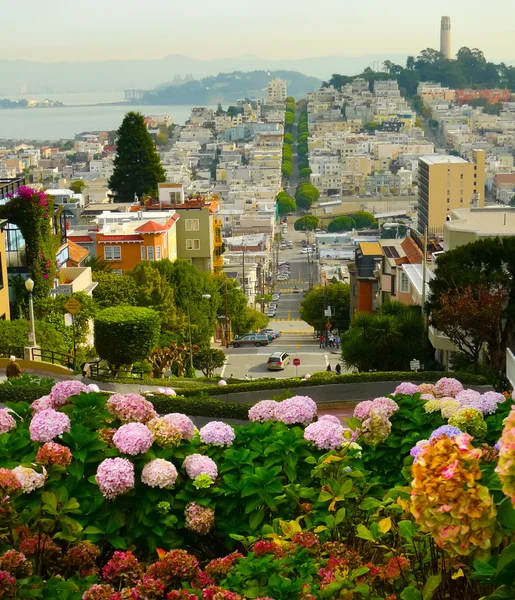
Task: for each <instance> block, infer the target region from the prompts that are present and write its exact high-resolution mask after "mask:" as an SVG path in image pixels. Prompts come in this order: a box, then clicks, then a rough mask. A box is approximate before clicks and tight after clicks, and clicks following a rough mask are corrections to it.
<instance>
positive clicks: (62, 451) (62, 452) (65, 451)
mask: <svg viewBox="0 0 515 600" xmlns="http://www.w3.org/2000/svg"><path fill="white" fill-rule="evenodd" d="M36 462H38V463H41V464H42V465H61V466H63V467H67V466H68V465H69V464H70V463H71V462H72V453H71V452H70V449H69V448H67V447H66V446H61V444H56V443H55V442H47V443H46V444H43V445H42V446H41V448H40V449H39V450H38V453H37V454H36Z"/></svg>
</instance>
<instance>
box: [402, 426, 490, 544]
mask: <svg viewBox="0 0 515 600" xmlns="http://www.w3.org/2000/svg"><path fill="white" fill-rule="evenodd" d="M471 439H472V438H471V437H470V436H469V435H467V434H461V435H457V436H456V437H455V438H453V439H451V438H448V437H447V436H443V437H440V438H436V439H435V440H434V441H433V442H432V443H431V445H429V446H426V447H424V448H423V450H422V451H421V452H420V454H419V455H418V462H417V463H416V464H413V466H412V471H411V473H412V475H413V481H412V483H411V485H412V493H411V496H412V504H411V512H412V514H413V516H414V517H415V519H416V521H417V523H418V524H419V525H420V527H421V529H422V530H423V531H426V532H429V533H430V534H431V535H432V536H433V538H434V539H435V541H436V543H437V544H438V545H439V546H440V547H441V548H443V549H444V550H447V551H448V552H449V553H451V554H455V555H461V556H467V555H469V554H470V553H471V552H473V551H474V550H476V549H483V550H486V549H488V548H490V546H491V545H492V540H493V538H494V526H495V505H494V502H493V499H492V497H491V496H490V493H489V491H488V488H486V487H485V486H483V485H480V484H479V483H478V481H479V479H481V470H480V468H479V458H480V456H481V450H479V449H475V448H473V447H472V446H471V444H470V440H471Z"/></svg>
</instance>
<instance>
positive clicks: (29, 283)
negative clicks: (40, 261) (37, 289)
mask: <svg viewBox="0 0 515 600" xmlns="http://www.w3.org/2000/svg"><path fill="white" fill-rule="evenodd" d="M25 288H26V290H27V292H29V325H30V330H29V345H30V346H32V347H34V346H35V345H36V327H35V324H34V304H33V302H32V292H33V290H34V281H33V280H32V279H31V278H30V277H29V278H28V279H27V280H26V281H25Z"/></svg>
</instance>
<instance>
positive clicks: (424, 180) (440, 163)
mask: <svg viewBox="0 0 515 600" xmlns="http://www.w3.org/2000/svg"><path fill="white" fill-rule="evenodd" d="M484 204H485V152H484V150H474V162H473V163H471V162H467V161H466V160H464V159H463V158H459V157H457V156H447V155H440V154H432V155H430V156H421V157H420V158H419V159H418V227H419V229H420V231H424V229H425V228H426V227H427V228H428V231H429V233H434V234H436V235H442V234H443V228H444V223H445V221H446V220H447V217H448V216H449V215H450V213H451V211H452V210H455V209H457V208H470V207H472V206H477V207H482V206H484Z"/></svg>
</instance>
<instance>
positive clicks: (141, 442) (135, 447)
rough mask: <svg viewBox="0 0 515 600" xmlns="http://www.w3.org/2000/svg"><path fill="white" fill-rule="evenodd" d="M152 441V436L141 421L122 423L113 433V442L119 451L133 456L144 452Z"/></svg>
mask: <svg viewBox="0 0 515 600" xmlns="http://www.w3.org/2000/svg"><path fill="white" fill-rule="evenodd" d="M153 443H154V436H153V435H152V432H151V431H150V429H149V428H148V427H147V426H146V425H143V423H127V424H126V425H122V426H121V427H120V428H119V429H118V430H117V432H116V433H115V434H114V435H113V444H114V445H115V446H116V448H118V450H119V451H120V452H123V453H124V454H130V455H132V456H135V455H136V454H145V452H148V451H149V450H150V448H151V447H152V444H153Z"/></svg>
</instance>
